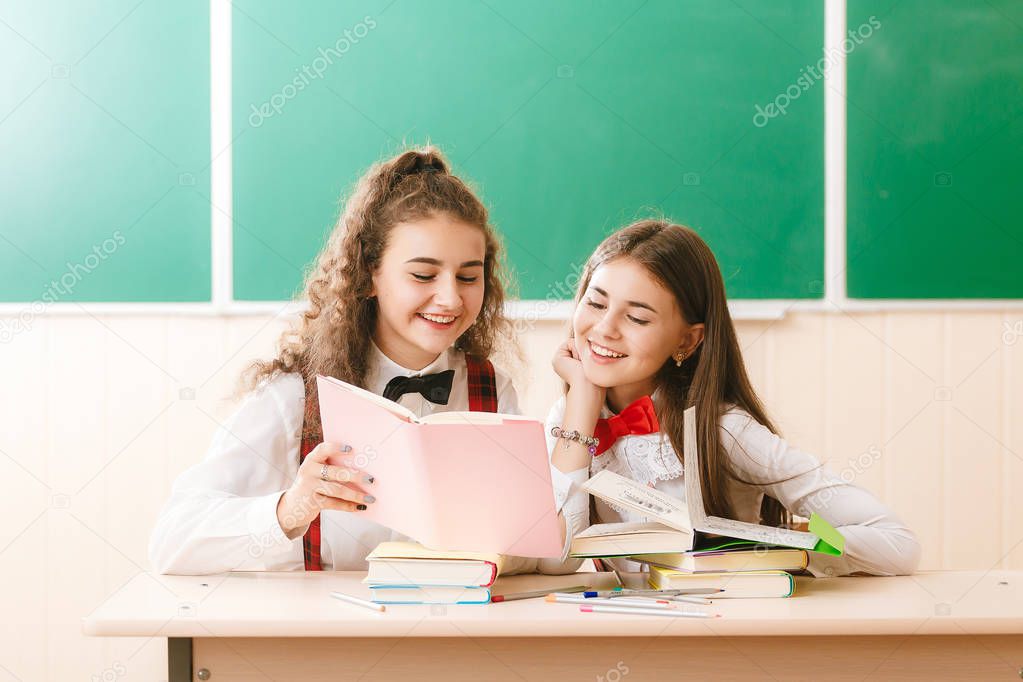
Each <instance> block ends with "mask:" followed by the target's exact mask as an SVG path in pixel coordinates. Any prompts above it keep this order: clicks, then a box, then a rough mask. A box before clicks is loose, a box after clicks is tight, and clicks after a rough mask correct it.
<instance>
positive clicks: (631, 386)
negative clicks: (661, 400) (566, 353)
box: [573, 257, 703, 410]
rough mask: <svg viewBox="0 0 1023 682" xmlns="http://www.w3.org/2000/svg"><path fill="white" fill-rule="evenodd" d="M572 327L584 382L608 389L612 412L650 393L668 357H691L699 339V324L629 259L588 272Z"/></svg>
mask: <svg viewBox="0 0 1023 682" xmlns="http://www.w3.org/2000/svg"><path fill="white" fill-rule="evenodd" d="M573 329H574V331H575V342H576V348H577V350H578V352H579V355H580V358H581V360H582V365H583V371H584V372H585V373H586V378H587V379H589V380H590V381H591V382H593V383H594V384H596V385H597V386H601V387H604V388H607V389H608V402H609V403H610V404H611V407H612V408H613V409H615V410H621V409H622V408H623V407H625V406H626V405H628V404H629V403H631V402H632V401H633V400H635V399H636V398H639V397H641V396H643V395H649V394H650V393H651V392H652V391H653V389H654V378H655V376H656V374H657V372H658V371H659V370H660V369H661V367H662V366H664V363H665V362H666V361H667V360H668V359H669V357H671V356H672V355H673V354H674V353H676V352H678V351H679V350H682V351H685V352H687V353H691V352H692V350H693V349H694V348H695V347H696V346H697V345H698V344H699V342H700V341H701V340H702V338H703V325H702V324H695V325H691V324H688V323H687V322H686V321H685V319H684V318H683V317H682V313H681V311H680V310H679V307H678V303H677V302H676V300H675V297H674V295H672V293H671V292H670V291H668V289H666V288H665V287H664V286H663V285H662V284H661V283H660V282H659V281H658V280H657V279H656V278H654V276H653V275H651V274H650V272H649V271H648V270H647V269H646V268H645V267H644V266H643V265H641V264H640V263H638V262H637V261H635V260H633V259H632V258H629V257H620V258H615V259H613V260H611V261H608V262H606V263H604V264H603V265H600V266H599V267H597V269H596V270H595V271H594V272H593V276H592V277H591V278H590V281H589V285H588V286H587V288H586V290H585V291H584V292H583V295H582V298H581V300H580V301H579V305H578V306H577V307H576V310H575V316H574V317H573Z"/></svg>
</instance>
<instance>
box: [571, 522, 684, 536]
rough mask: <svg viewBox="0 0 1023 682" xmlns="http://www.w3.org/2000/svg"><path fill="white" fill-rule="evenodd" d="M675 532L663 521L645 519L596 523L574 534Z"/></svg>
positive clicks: (608, 534)
mask: <svg viewBox="0 0 1023 682" xmlns="http://www.w3.org/2000/svg"><path fill="white" fill-rule="evenodd" d="M665 532H667V533H677V532H679V531H677V530H675V529H674V528H669V527H668V526H665V525H664V524H663V523H657V522H656V521H647V522H642V523H597V524H594V525H592V526H590V527H589V528H587V529H586V530H584V531H583V532H581V533H579V534H577V535H576V537H577V538H599V537H605V536H612V535H631V534H636V533H665Z"/></svg>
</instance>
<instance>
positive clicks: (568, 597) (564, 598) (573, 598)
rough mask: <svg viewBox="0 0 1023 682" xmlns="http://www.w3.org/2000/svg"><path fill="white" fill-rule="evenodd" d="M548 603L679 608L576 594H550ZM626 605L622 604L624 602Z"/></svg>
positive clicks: (663, 602)
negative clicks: (589, 597) (588, 597)
mask: <svg viewBox="0 0 1023 682" xmlns="http://www.w3.org/2000/svg"><path fill="white" fill-rule="evenodd" d="M547 601H548V602H550V603H552V604H604V605H607V606H623V607H628V608H634V609H675V608H678V606H677V605H676V604H672V603H671V602H669V601H666V600H659V601H655V600H652V599H649V600H643V601H639V600H635V601H633V600H628V601H625V600H622V599H600V598H599V597H598V598H596V599H593V598H591V599H587V598H586V597H580V596H578V595H574V594H564V595H561V594H549V595H547ZM623 601H624V602H625V603H622V602H623Z"/></svg>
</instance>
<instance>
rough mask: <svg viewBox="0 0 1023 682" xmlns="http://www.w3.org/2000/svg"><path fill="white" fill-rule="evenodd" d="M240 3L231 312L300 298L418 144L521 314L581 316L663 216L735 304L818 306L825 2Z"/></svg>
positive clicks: (235, 46)
mask: <svg viewBox="0 0 1023 682" xmlns="http://www.w3.org/2000/svg"><path fill="white" fill-rule="evenodd" d="M233 5H234V14H233V18H232V22H233V38H232V41H233V42H232V45H233V50H234V58H233V64H234V69H233V86H234V91H233V124H234V136H235V143H234V146H233V154H234V217H235V219H236V225H235V230H234V248H235V251H234V276H235V281H234V290H235V296H236V298H239V299H242V300H278V299H284V298H288V297H290V296H291V295H292V294H293V293H294V292H295V291H296V289H297V287H299V285H300V282H301V277H302V271H303V268H304V267H306V265H307V264H308V263H309V261H310V260H311V259H312V258H313V256H314V255H315V253H316V252H317V251H318V249H319V248H320V246H321V244H322V243H323V239H324V236H325V234H326V233H327V232H328V231H329V230H330V229H331V227H332V225H333V223H334V220H335V218H336V215H337V212H338V198H339V196H340V195H341V193H342V192H343V191H344V190H347V189H349V188H350V187H351V186H352V184H353V183H354V181H355V180H356V179H357V177H358V176H359V174H360V173H361V172H362V171H363V170H364V169H365V168H366V167H367V166H369V165H370V164H371V163H372V162H373V161H374V160H376V159H378V158H380V157H382V156H385V155H389V154H392V153H394V152H395V151H397V150H399V149H400V148H401V147H402V145H403V144H405V143H424V142H432V143H434V144H437V145H439V146H440V147H442V149H444V150H445V151H446V152H447V153H448V155H449V157H450V158H451V159H452V161H453V164H454V166H455V169H456V171H457V172H459V173H461V174H463V175H464V176H466V177H467V178H468V179H470V180H472V181H473V182H474V183H475V184H476V185H477V187H478V188H479V190H480V193H481V196H482V197H483V199H484V201H485V202H486V203H487V204H488V206H490V207H491V209H492V216H493V219H494V222H495V224H496V225H497V227H498V228H499V229H500V231H501V232H502V234H503V236H504V239H505V242H506V244H507V246H508V252H509V260H510V263H511V265H512V266H513V270H514V274H515V276H516V278H517V280H518V281H519V283H520V287H519V295H520V296H521V297H522V298H525V299H537V298H540V299H542V298H549V297H553V298H565V297H566V294H565V293H564V291H565V290H564V287H563V285H562V284H561V283H562V282H564V280H565V278H566V277H567V276H570V275H571V274H572V272H573V269H574V268H575V267H577V266H578V265H579V264H580V263H581V262H582V261H583V260H584V259H585V257H586V256H587V255H588V254H589V253H590V251H591V250H592V248H593V247H594V246H595V245H596V243H597V242H598V241H599V240H600V239H601V238H602V237H603V236H604V235H606V234H607V233H608V232H610V231H611V230H613V229H614V228H616V227H618V226H620V225H623V224H625V223H627V222H629V221H631V220H633V219H634V218H636V217H639V216H647V215H650V214H651V213H658V212H661V213H663V214H666V215H668V216H670V217H672V218H674V219H676V220H679V221H681V222H684V223H686V224H689V225H691V226H692V227H694V228H696V229H698V230H699V231H700V232H701V233H702V234H703V235H704V236H705V238H706V239H707V240H708V242H709V243H710V244H711V246H712V248H713V249H714V250H715V252H716V254H717V255H718V258H719V260H720V262H721V265H722V270H723V271H724V274H725V278H726V282H727V287H728V292H729V295H730V296H732V297H739V298H816V297H819V296H820V295H821V292H822V284H821V281H822V279H823V233H824V230H823V204H824V199H823V130H824V122H823V121H824V118H823V98H824V85H823V83H820V82H817V81H811V82H810V83H809V85H808V86H807V87H806V88H800V86H799V85H798V82H797V79H799V78H800V76H801V74H802V73H803V71H802V70H803V69H804V68H805V67H806V66H808V65H811V64H814V63H816V61H817V60H818V59H819V58H820V56H821V50H822V40H823V2H807V1H805V0H791V1H779V0H761V1H759V2H754V1H752V0H740V1H739V2H725V3H722V2H720V1H719V0H702V1H691V0H687V1H684V2H680V1H679V0H650V1H649V2H643V1H642V0H636V1H630V2H610V1H608V2H586V3H583V2H558V3H552V2H541V1H540V0H530V1H527V2H516V3H486V2H478V1H454V0H443V1H439V2H432V3H419V2H391V0H381V1H379V2H370V1H366V2H349V3H337V2H328V1H326V0H317V1H315V2H307V3H302V4H300V5H284V4H277V3H262V2H254V1H251V0H238V1H237V2H235V3H233ZM328 56H329V59H328ZM789 88H795V90H790V92H792V93H793V95H794V96H793V98H792V100H791V101H790V102H789V103H788V104H789V106H787V107H786V109H785V113H784V114H782V113H780V112H779V111H778V110H777V109H771V110H770V111H771V112H773V114H774V115H773V116H772V117H768V116H766V115H763V116H762V117H761V118H760V119H756V120H755V115H756V114H757V112H758V111H763V110H764V109H763V108H764V107H767V106H768V105H769V104H771V103H773V102H775V101H776V100H777V99H778V98H779V96H780V95H781V94H782V93H784V92H785V91H786V90H787V89H789ZM757 107H761V109H759V110H758V109H757Z"/></svg>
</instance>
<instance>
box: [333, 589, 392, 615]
mask: <svg viewBox="0 0 1023 682" xmlns="http://www.w3.org/2000/svg"><path fill="white" fill-rule="evenodd" d="M330 596H332V597H334V599H340V600H341V601H343V602H347V603H349V604H354V605H356V606H361V607H363V608H365V609H372V610H373V611H380V612H381V613H383V612H384V611H386V610H387V607H386V606H384V605H383V604H374V603H373V602H371V601H366V600H365V599H359V598H358V597H353V596H352V595H350V594H344V593H343V592H331V593H330Z"/></svg>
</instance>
